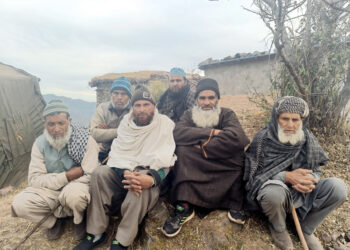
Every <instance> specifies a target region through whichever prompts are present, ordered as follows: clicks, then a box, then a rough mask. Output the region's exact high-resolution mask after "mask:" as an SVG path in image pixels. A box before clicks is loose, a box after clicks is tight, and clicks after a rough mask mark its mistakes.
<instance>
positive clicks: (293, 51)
mask: <svg viewBox="0 0 350 250" xmlns="http://www.w3.org/2000/svg"><path fill="white" fill-rule="evenodd" d="M253 3H254V6H255V8H254V9H251V10H249V11H251V12H253V13H255V14H258V15H259V16H260V18H261V19H262V21H263V22H264V23H265V25H266V26H267V27H268V28H269V30H270V31H271V34H272V36H273V44H274V47H275V49H276V52H277V55H278V56H279V57H280V60H281V66H280V68H279V70H278V72H277V74H276V73H275V74H274V75H275V76H276V77H275V79H274V80H273V88H274V90H275V92H276V93H277V96H283V95H296V96H300V97H302V98H304V99H305V100H306V101H307V102H308V103H309V105H310V111H311V115H310V123H309V124H310V127H311V128H312V129H317V128H320V127H322V128H324V131H322V132H325V131H327V132H331V133H334V132H337V131H340V128H341V127H342V126H343V124H344V119H343V116H342V114H343V113H342V112H343V111H344V107H345V106H346V104H347V102H348V101H349V98H350V72H349V70H350V66H349V55H350V54H349V52H350V50H349V46H348V45H349V44H350V42H349V34H350V20H349V15H350V12H349V9H350V4H349V1H347V0H293V1H292V0H254V1H253ZM318 130H319V129H318Z"/></svg>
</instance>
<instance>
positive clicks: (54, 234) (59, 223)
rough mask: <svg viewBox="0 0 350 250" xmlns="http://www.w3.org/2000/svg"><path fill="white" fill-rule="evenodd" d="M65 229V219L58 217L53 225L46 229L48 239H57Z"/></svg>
mask: <svg viewBox="0 0 350 250" xmlns="http://www.w3.org/2000/svg"><path fill="white" fill-rule="evenodd" d="M63 231H64V219H63V218H58V219H57V220H56V222H55V225H53V227H51V228H49V229H46V236H47V239H48V240H57V239H59V238H60V237H61V236H62V234H63Z"/></svg>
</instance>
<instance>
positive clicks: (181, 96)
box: [169, 84, 190, 98]
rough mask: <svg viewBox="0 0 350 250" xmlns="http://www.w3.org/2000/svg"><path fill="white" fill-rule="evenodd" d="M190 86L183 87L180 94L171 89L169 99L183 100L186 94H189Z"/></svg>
mask: <svg viewBox="0 0 350 250" xmlns="http://www.w3.org/2000/svg"><path fill="white" fill-rule="evenodd" d="M189 88H190V85H189V84H187V85H185V86H183V87H182V89H180V90H179V91H178V92H174V91H172V90H171V89H170V88H169V97H171V98H183V97H184V95H185V94H187V92H188V89H189Z"/></svg>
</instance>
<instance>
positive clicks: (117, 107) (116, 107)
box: [111, 97, 130, 110]
mask: <svg viewBox="0 0 350 250" xmlns="http://www.w3.org/2000/svg"><path fill="white" fill-rule="evenodd" d="M129 103H130V100H129V101H128V102H127V103H126V104H125V105H124V106H115V105H114V103H113V100H112V97H111V104H112V107H113V108H115V109H116V110H123V109H125V108H126V107H127V106H128V105H129Z"/></svg>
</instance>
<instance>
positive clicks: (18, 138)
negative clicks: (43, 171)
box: [0, 63, 46, 188]
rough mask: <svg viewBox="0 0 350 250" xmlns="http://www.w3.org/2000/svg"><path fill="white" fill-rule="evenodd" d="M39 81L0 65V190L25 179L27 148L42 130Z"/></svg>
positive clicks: (25, 73) (29, 149) (43, 102)
mask: <svg viewBox="0 0 350 250" xmlns="http://www.w3.org/2000/svg"><path fill="white" fill-rule="evenodd" d="M39 80H40V79H39V78H37V77H35V76H32V75H30V74H28V73H27V72H25V71H23V70H20V69H16V68H14V67H12V66H9V65H6V64H2V63H0V188H2V187H4V186H7V185H14V186H16V185H18V184H20V183H21V182H22V181H23V180H25V179H26V177H27V174H28V165H29V161H30V152H31V147H32V145H33V142H34V140H35V138H36V137H38V136H39V135H40V134H41V133H42V131H43V127H44V126H43V119H42V112H43V109H44V107H45V104H46V103H45V100H44V98H43V97H42V95H41V93H40V88H39Z"/></svg>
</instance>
